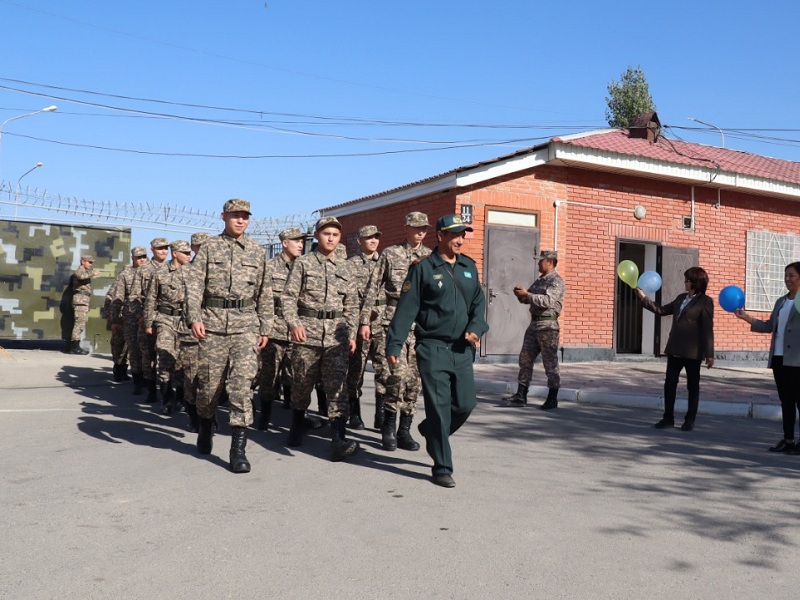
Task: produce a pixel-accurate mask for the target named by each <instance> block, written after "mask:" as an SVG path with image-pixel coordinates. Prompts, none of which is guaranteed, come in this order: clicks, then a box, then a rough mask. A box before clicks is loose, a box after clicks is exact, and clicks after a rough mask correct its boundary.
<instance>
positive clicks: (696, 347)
mask: <svg viewBox="0 0 800 600" xmlns="http://www.w3.org/2000/svg"><path fill="white" fill-rule="evenodd" d="M683 276H684V282H685V285H686V292H684V293H683V294H678V297H677V298H675V300H673V301H672V302H670V303H669V304H665V305H664V306H661V305H660V304H656V303H655V302H653V301H652V300H650V299H649V298H648V297H647V296H646V295H645V293H644V292H643V291H642V290H640V289H638V288H637V289H636V290H635V292H636V297H637V298H638V299H639V301H640V302H641V304H642V306H643V307H644V308H646V309H647V310H649V311H651V312H653V313H655V314H656V315H659V316H662V315H674V316H673V319H672V329H671V330H670V332H669V339H668V340H667V347H666V348H665V351H666V354H667V374H666V377H665V378H664V417H663V418H662V419H661V420H660V421H659V422H658V423H656V424H655V428H656V429H664V428H666V427H674V426H675V392H676V391H677V389H678V377H679V376H680V374H681V371H682V370H683V369H686V387H687V388H688V390H689V409H688V410H687V411H686V418H685V419H684V421H683V425H681V430H683V431H691V430H692V429H694V420H695V418H696V417H697V407H698V405H699V404H700V366H701V364H702V362H703V359H705V361H706V367H707V368H709V369H710V368H711V367H713V366H714V301H713V300H712V299H711V298H709V297H708V296H707V295H706V288H707V287H708V273H706V272H705V270H704V269H701V268H700V267H692V268H691V269H687V270H686V272H685V273H684V274H683Z"/></svg>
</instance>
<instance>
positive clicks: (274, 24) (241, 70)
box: [0, 0, 800, 244]
mask: <svg viewBox="0 0 800 600" xmlns="http://www.w3.org/2000/svg"><path fill="white" fill-rule="evenodd" d="M796 16H797V6H796V3H795V2H789V1H779V0H765V1H762V2H759V3H752V2H741V1H738V0H730V1H728V2H713V1H712V2H696V1H695V2H686V1H683V0H673V1H670V2H651V3H648V4H646V5H643V4H642V3H640V2H629V1H627V0H620V1H617V2H614V3H606V2H597V1H596V0H594V1H583V0H577V1H573V2H569V3H541V2H533V1H531V0H527V1H522V0H520V1H517V0H513V1H512V0H508V1H503V0H498V1H496V2H477V1H473V0H458V1H455V0H435V1H431V0H426V1H421V0H419V1H418V0H406V1H404V2H396V1H393V0H382V1H380V2H377V1H375V0H352V1H347V0H345V1H340V2H332V1H328V2H321V1H316V2H314V1H310V0H266V1H265V0H197V1H194V2H189V1H186V0H169V1H168V2H165V1H163V0H160V1H157V2H156V1H153V0H139V1H137V2H96V1H95V2H89V1H84V0H71V1H70V2H63V0H62V1H57V0H0V22H2V23H3V35H2V36H0V56H2V60H0V122H5V121H6V120H7V119H11V118H14V117H17V116H19V115H22V114H26V113H29V112H33V111H37V110H39V109H42V108H44V107H47V106H50V105H57V106H58V110H57V111H56V112H53V113H39V114H35V115H32V116H30V117H24V118H22V119H15V120H14V121H12V122H8V123H7V124H6V125H5V126H4V127H3V128H2V137H1V138H0V182H5V186H6V187H5V189H6V193H5V194H0V218H10V216H11V215H12V214H13V213H14V212H17V214H18V216H19V217H21V218H25V216H26V214H27V215H32V214H42V213H41V212H39V213H33V212H30V211H28V212H26V210H25V209H24V208H22V209H21V208H20V207H18V206H17V207H14V206H11V205H10V204H9V202H11V200H12V199H13V198H14V197H15V194H14V193H12V190H14V191H16V190H20V191H22V192H23V194H22V196H23V197H27V193H26V192H25V190H28V191H29V192H35V193H39V194H44V193H45V192H46V194H47V195H48V197H50V198H56V201H55V202H56V203H57V202H61V201H64V199H74V200H80V201H82V202H84V203H85V204H86V205H87V206H91V207H92V208H90V209H89V210H87V211H86V212H89V213H104V214H109V215H111V216H110V217H109V218H108V220H107V221H105V222H106V223H108V224H114V223H115V222H116V221H115V219H114V215H120V214H123V212H122V211H121V209H120V206H122V205H133V206H139V205H142V204H145V203H146V205H147V206H149V207H151V208H152V209H154V210H156V209H157V207H161V206H163V205H167V206H171V207H178V208H179V209H180V210H179V212H180V211H185V210H193V211H199V212H201V213H203V214H205V213H206V212H208V213H209V214H211V215H212V216H213V215H216V214H218V213H219V212H220V210H221V207H222V204H223V203H224V201H225V200H226V199H228V198H233V197H239V198H246V199H248V200H250V201H251V203H252V210H253V217H254V219H274V220H276V221H277V222H287V223H288V222H289V221H293V220H295V219H296V218H298V216H303V217H304V218H308V215H310V214H311V213H312V212H313V211H315V210H317V209H319V208H323V207H327V206H331V205H335V204H339V203H342V202H347V201H349V200H353V199H356V198H359V197H362V196H366V195H370V194H374V193H378V192H381V191H384V190H387V189H391V188H394V187H397V186H399V185H403V184H406V183H410V182H413V181H417V180H419V179H423V178H426V177H430V176H432V175H436V174H439V173H442V172H445V171H449V170H451V169H454V168H456V167H459V166H464V165H469V164H473V163H475V162H478V161H482V160H488V159H491V158H494V157H497V156H501V155H504V154H508V153H511V152H514V151H516V150H519V149H521V148H525V147H529V146H533V145H536V144H538V143H541V142H544V141H546V140H547V139H549V138H551V137H553V136H557V135H567V134H571V133H576V132H580V131H589V130H592V129H598V128H602V127H605V126H606V119H605V109H606V95H607V86H608V83H609V82H610V81H612V80H618V79H619V78H620V76H621V75H622V73H623V72H624V71H625V70H626V69H627V68H628V67H629V66H633V67H636V66H641V68H642V70H643V71H644V73H645V75H646V77H647V80H648V82H649V84H650V92H651V94H652V96H653V100H654V101H655V104H656V106H657V110H658V114H659V117H660V120H661V122H662V124H664V125H668V126H670V127H669V128H668V129H667V130H666V135H667V137H673V138H676V137H680V139H684V140H686V141H691V142H697V143H702V144H709V145H720V144H721V143H722V137H721V135H720V132H719V131H718V130H717V129H715V128H713V127H708V126H706V125H701V124H699V123H696V122H693V121H690V120H689V117H694V118H696V119H700V120H702V121H705V122H706V123H710V124H712V125H713V126H715V127H718V128H720V129H721V130H722V131H723V132H724V135H725V138H724V140H725V147H726V148H732V149H736V150H741V151H745V152H752V153H757V154H764V155H767V156H772V157H776V158H783V159H787V160H793V161H798V160H800V122H798V117H797V113H795V112H794V110H793V109H794V107H795V106H796V103H797V101H796V99H797V98H798V96H799V95H800V89H799V88H800V77H798V68H799V67H798V62H797V57H798V56H800V36H797V35H796V32H795V31H794V27H795V21H796ZM737 130H738V131H742V130H752V131H747V132H745V133H738V134H737V133H736V131H737ZM756 135H760V136H770V137H772V138H778V139H777V140H775V139H773V140H771V141H770V142H769V143H767V142H765V141H764V140H762V139H760V138H756V137H754V136H756ZM38 162H41V163H42V167H40V168H35V169H34V170H33V171H29V170H30V169H31V168H33V167H34V166H35V165H36V164H37V163H38ZM20 177H22V179H20ZM3 201H5V203H2V202H3ZM156 212H157V210H156ZM124 214H126V215H128V216H129V217H130V216H133V217H134V218H135V219H137V220H134V221H132V223H133V241H134V244H145V243H146V242H148V241H149V240H150V239H151V238H152V237H156V236H157V235H161V234H163V235H165V236H166V237H169V238H171V239H175V238H176V237H182V238H186V237H188V235H186V227H183V228H181V227H178V226H176V225H175V224H174V223H172V224H171V225H169V226H166V227H165V226H163V225H160V224H159V223H158V218H157V217H154V216H153V214H152V213H149V212H146V211H145V212H143V213H142V214H139V215H138V217H137V216H136V215H131V214H130V211H129V210H128V212H125V213H124ZM56 216H58V215H56ZM53 218H56V217H55V216H54V217H53ZM58 218H62V219H67V218H73V219H76V220H78V221H80V220H81V219H84V220H86V219H87V217H81V216H80V215H74V214H71V215H61V216H59V217H58ZM213 218H214V219H215V218H216V217H215V216H214V217H213ZM87 222H88V221H87ZM120 222H121V224H123V225H126V226H130V223H131V221H128V220H125V221H124V222H123V221H120ZM214 224H216V222H214ZM219 224H220V225H221V222H219Z"/></svg>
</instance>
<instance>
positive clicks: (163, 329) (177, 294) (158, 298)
mask: <svg viewBox="0 0 800 600" xmlns="http://www.w3.org/2000/svg"><path fill="white" fill-rule="evenodd" d="M170 249H171V250H172V260H170V261H169V263H167V266H166V267H165V268H162V269H157V270H156V271H155V272H154V274H153V278H152V280H151V282H150V285H149V287H148V288H147V297H146V298H145V301H144V331H145V333H146V334H147V335H148V336H150V337H154V338H155V345H156V354H157V361H156V363H157V368H156V377H157V381H158V384H159V387H160V389H161V403H162V407H161V414H162V415H169V414H171V413H172V408H173V401H175V400H176V399H177V398H176V392H175V390H174V389H173V381H172V379H173V377H174V376H176V373H177V372H178V371H180V369H181V367H180V365H179V363H178V360H177V359H178V357H179V347H178V326H179V323H180V321H181V315H182V314H183V300H184V296H185V294H184V291H183V279H179V278H177V277H175V274H176V273H177V271H178V269H179V268H180V267H182V266H183V265H185V264H187V263H188V262H189V259H190V258H191V256H192V249H191V247H190V246H189V242H186V241H184V240H177V241H174V242H172V243H171V244H170ZM175 384H176V386H177V388H178V389H179V390H181V393H180V399H182V398H183V393H182V390H183V382H182V381H177V380H176V382H175Z"/></svg>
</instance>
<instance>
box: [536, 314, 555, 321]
mask: <svg viewBox="0 0 800 600" xmlns="http://www.w3.org/2000/svg"><path fill="white" fill-rule="evenodd" d="M531 321H558V315H556V316H555V317H554V316H549V317H546V316H536V317H531Z"/></svg>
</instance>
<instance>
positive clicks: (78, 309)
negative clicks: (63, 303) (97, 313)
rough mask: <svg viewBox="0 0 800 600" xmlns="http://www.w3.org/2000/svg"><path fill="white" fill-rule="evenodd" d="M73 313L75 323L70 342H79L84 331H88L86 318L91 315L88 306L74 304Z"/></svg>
mask: <svg viewBox="0 0 800 600" xmlns="http://www.w3.org/2000/svg"><path fill="white" fill-rule="evenodd" d="M72 312H73V313H74V314H75V323H74V325H73V326H72V335H71V336H70V338H69V339H70V340H72V341H73V342H78V341H80V339H81V334H83V330H84V329H86V317H87V315H88V314H89V305H88V304H73V305H72Z"/></svg>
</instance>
